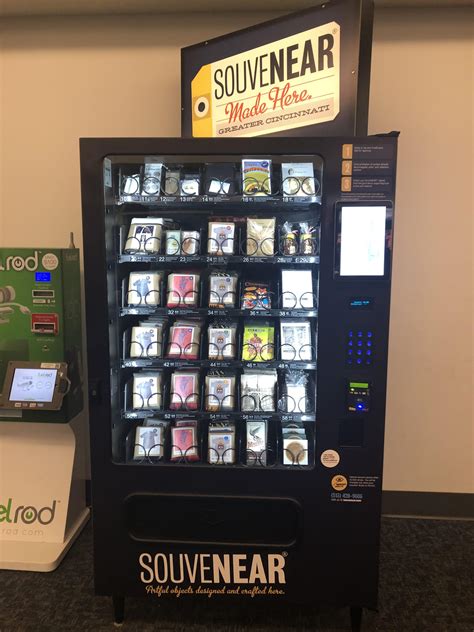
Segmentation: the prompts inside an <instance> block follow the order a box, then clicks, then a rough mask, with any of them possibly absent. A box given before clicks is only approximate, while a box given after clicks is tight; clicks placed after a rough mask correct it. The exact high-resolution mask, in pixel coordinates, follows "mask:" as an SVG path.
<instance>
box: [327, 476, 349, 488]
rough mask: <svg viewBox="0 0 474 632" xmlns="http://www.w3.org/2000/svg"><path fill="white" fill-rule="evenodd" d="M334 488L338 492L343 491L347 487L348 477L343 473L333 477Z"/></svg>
mask: <svg viewBox="0 0 474 632" xmlns="http://www.w3.org/2000/svg"><path fill="white" fill-rule="evenodd" d="M331 485H332V488H333V489H335V490H336V491H338V492H342V491H343V490H344V489H346V487H347V478H346V477H345V476H343V475H342V474H336V476H333V477H332V479H331Z"/></svg>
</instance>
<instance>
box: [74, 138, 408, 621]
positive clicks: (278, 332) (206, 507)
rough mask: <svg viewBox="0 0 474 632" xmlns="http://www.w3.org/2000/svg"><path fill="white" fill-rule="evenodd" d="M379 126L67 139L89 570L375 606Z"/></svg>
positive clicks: (386, 274) (384, 288)
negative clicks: (347, 134)
mask: <svg viewBox="0 0 474 632" xmlns="http://www.w3.org/2000/svg"><path fill="white" fill-rule="evenodd" d="M396 153H397V134H396V133H392V134H387V135H380V136H371V137H362V138H350V139H344V138H319V139H318V138H311V139H309V138H308V139H300V138H298V139H283V138H248V139H230V140H225V139H217V140H216V139H174V138H161V139H159V138H149V139H118V138H117V139H94V138H91V139H82V140H81V168H82V203H83V231H84V252H85V284H86V297H87V337H88V358H89V381H90V384H89V391H90V427H91V452H92V477H93V480H92V503H93V514H94V550H95V553H94V559H95V586H96V592H97V593H98V594H100V595H110V596H112V597H113V603H114V610H115V620H116V621H117V622H119V621H121V620H122V619H123V616H124V598H125V596H133V595H148V596H149V597H150V598H152V597H153V596H155V597H156V595H160V596H161V597H162V598H164V599H167V598H168V599H176V598H177V597H179V598H181V599H187V600H191V599H199V598H200V599H208V598H209V597H210V596H212V597H213V598H214V599H216V598H217V599H220V600H227V599H229V600H230V602H232V603H233V602H236V601H238V600H242V601H243V602H245V603H247V604H248V605H249V606H250V604H253V603H255V602H256V601H264V602H265V601H270V602H272V603H273V602H275V601H276V602H287V603H293V604H301V605H304V604H307V605H311V604H313V605H314V604H317V603H328V604H334V605H340V606H349V607H350V608H351V619H352V627H353V630H357V629H359V627H360V620H361V613H362V608H364V607H365V608H376V606H377V584H378V555H379V533H380V508H381V490H382V464H383V442H384V416H385V398H386V375H387V348H388V327H389V311H390V277H391V262H392V243H393V233H392V228H393V214H394V198H395V169H396Z"/></svg>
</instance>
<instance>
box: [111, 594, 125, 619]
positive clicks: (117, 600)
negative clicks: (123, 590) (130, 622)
mask: <svg viewBox="0 0 474 632" xmlns="http://www.w3.org/2000/svg"><path fill="white" fill-rule="evenodd" d="M112 603H113V607H114V624H115V625H122V623H123V620H124V618H125V597H119V596H118V595H113V597H112Z"/></svg>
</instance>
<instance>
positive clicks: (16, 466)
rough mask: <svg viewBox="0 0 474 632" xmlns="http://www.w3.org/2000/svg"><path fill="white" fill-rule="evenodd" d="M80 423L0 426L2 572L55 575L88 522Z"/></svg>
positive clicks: (4, 424)
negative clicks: (78, 439)
mask: <svg viewBox="0 0 474 632" xmlns="http://www.w3.org/2000/svg"><path fill="white" fill-rule="evenodd" d="M81 424H82V421H81V419H80V416H79V418H78V417H76V419H74V420H73V421H72V422H71V423H69V424H47V423H41V424H34V423H30V424H24V423H19V422H6V423H2V424H0V460H1V462H2V476H1V478H0V490H1V492H0V493H1V498H2V505H0V522H1V523H2V524H1V525H0V568H1V569H9V570H20V571H41V572H48V571H53V570H55V569H56V568H57V567H58V566H59V564H60V563H61V560H62V559H63V558H64V556H65V555H66V553H67V551H68V550H69V548H70V547H71V545H72V544H73V542H74V540H75V539H76V538H77V536H78V535H79V534H80V532H81V530H82V529H83V527H84V525H85V524H86V523H87V521H88V519H89V513H90V510H89V508H88V507H86V503H85V484H84V464H83V462H82V461H83V452H82V450H78V449H77V443H78V441H77V438H79V437H80V434H81Z"/></svg>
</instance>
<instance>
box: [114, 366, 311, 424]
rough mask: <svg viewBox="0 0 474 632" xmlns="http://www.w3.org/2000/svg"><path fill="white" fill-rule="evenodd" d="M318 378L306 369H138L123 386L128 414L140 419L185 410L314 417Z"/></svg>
mask: <svg viewBox="0 0 474 632" xmlns="http://www.w3.org/2000/svg"><path fill="white" fill-rule="evenodd" d="M315 410H316V377H315V373H314V372H306V371H301V370H285V371H282V370H276V369H261V368H260V367H258V368H253V369H244V370H243V371H238V370H235V369H233V370H229V371H216V370H210V371H207V372H205V373H204V372H203V371H202V369H201V370H200V369H190V368H185V369H174V370H171V371H170V370H168V369H163V370H145V371H137V372H134V373H133V375H131V376H130V378H129V379H127V381H126V382H125V384H124V391H123V417H124V418H125V419H137V418H140V417H147V416H153V415H155V414H157V413H159V414H163V415H165V418H167V419H171V418H175V417H176V416H178V417H179V416H181V415H183V414H186V415H190V416H191V417H200V418H203V417H204V418H206V417H209V415H219V416H221V415H224V416H228V415H231V416H234V417H235V415H237V417H236V418H238V419H239V418H242V419H243V418H249V416H250V417H251V416H254V415H257V416H261V415H263V416H267V417H274V416H276V417H275V418H277V419H279V418H281V416H282V415H284V414H292V415H302V416H303V417H305V416H306V415H308V420H311V419H312V418H313V417H314V412H315Z"/></svg>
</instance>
